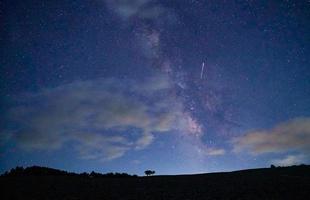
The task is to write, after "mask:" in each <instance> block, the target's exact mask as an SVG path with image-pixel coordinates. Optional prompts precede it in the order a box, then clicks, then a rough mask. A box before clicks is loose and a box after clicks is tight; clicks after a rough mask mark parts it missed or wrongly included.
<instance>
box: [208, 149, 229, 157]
mask: <svg viewBox="0 0 310 200" xmlns="http://www.w3.org/2000/svg"><path fill="white" fill-rule="evenodd" d="M205 152H206V155H208V156H221V155H224V154H225V153H226V151H225V149H219V148H207V149H206V151H205Z"/></svg>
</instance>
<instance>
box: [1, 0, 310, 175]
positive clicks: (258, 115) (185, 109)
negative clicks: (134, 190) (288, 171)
mask: <svg viewBox="0 0 310 200" xmlns="http://www.w3.org/2000/svg"><path fill="white" fill-rule="evenodd" d="M0 6H1V10H0V11H1V12H0V22H1V23H0V38H1V40H0V47H1V51H0V56H1V57H0V69H1V71H0V76H1V77H0V95H1V99H0V113H1V115H0V172H1V173H2V172H4V171H6V170H8V169H10V168H12V167H15V166H17V165H19V166H31V165H40V166H47V167H53V168H59V169H63V170H68V171H74V172H83V171H92V170H94V171H97V172H102V173H106V172H117V171H118V172H127V173H135V174H140V175H141V174H143V172H144V170H146V169H152V170H155V171H156V174H182V173H201V172H214V171H231V170H237V169H244V168H256V167H269V166H270V164H274V165H277V166H285V165H293V164H301V163H304V164H310V42H309V41H310V12H309V11H310V3H309V1H306V0H296V1H293V0H292V1H290V0H286V1H284V0H283V1H280V0H273V1H270V0H257V1H255V0H247V1H245V0H244V1H243V0H229V1H228V0H171V1H170V0H169V1H168V0H75V1H73V0H61V1H60V0H59V1H58V0H53V1H44V0H32V1H29V0H10V1H4V2H3V1H2V3H1V4H0Z"/></svg>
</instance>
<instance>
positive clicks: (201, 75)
mask: <svg viewBox="0 0 310 200" xmlns="http://www.w3.org/2000/svg"><path fill="white" fill-rule="evenodd" d="M204 68H205V62H202V65H201V72H200V79H202V77H203V70H204Z"/></svg>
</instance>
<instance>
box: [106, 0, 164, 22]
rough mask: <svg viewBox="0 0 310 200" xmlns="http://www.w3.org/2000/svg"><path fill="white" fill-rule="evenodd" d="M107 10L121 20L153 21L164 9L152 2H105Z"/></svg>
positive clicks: (138, 0) (134, 0) (117, 0)
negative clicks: (138, 19)
mask: <svg viewBox="0 0 310 200" xmlns="http://www.w3.org/2000/svg"><path fill="white" fill-rule="evenodd" d="M105 3H106V5H107V7H108V8H110V9H111V10H112V11H114V12H115V13H116V14H117V15H118V16H119V17H121V18H122V19H123V20H128V19H130V18H133V17H136V18H140V19H155V18H156V17H158V16H160V15H161V14H162V13H163V12H164V10H165V9H164V7H162V6H161V5H159V4H156V3H155V2H154V1H153V0H105Z"/></svg>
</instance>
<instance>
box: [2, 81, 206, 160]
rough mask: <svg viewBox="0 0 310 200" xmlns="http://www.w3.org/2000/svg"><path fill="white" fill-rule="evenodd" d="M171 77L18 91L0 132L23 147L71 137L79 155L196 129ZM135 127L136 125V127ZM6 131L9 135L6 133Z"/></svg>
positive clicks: (109, 152)
mask: <svg viewBox="0 0 310 200" xmlns="http://www.w3.org/2000/svg"><path fill="white" fill-rule="evenodd" d="M172 88H173V86H172V83H171V82H170V81H169V78H168V77H166V76H164V75H161V76H158V77H156V76H155V77H151V78H150V79H148V80H141V82H139V81H133V80H118V79H113V78H109V79H98V80H92V81H76V82H73V83H70V84H66V85H61V86H58V87H56V88H49V89H44V90H42V91H40V92H37V93H32V94H27V95H24V96H20V98H22V99H21V100H19V101H18V105H19V106H16V107H14V108H11V109H10V110H9V111H8V113H7V115H8V121H9V122H10V123H11V124H14V125H13V126H12V127H14V128H11V129H9V130H4V131H2V132H1V135H2V136H1V138H7V139H6V140H11V141H15V142H16V144H17V145H18V146H19V147H20V148H22V149H24V150H29V151H31V150H37V149H39V150H55V149H60V148H62V147H63V146H64V144H66V143H70V142H71V143H73V144H75V145H74V148H75V149H76V151H77V152H78V154H79V156H80V158H84V159H100V160H110V159H114V158H117V157H121V156H122V155H124V153H126V152H127V151H129V150H134V149H136V150H139V149H143V148H145V147H147V146H148V145H150V144H151V143H152V142H153V140H154V136H153V134H158V133H163V132H169V131H172V130H179V131H182V132H190V133H191V134H194V133H196V132H197V133H198V132H200V131H201V130H199V128H198V125H194V121H193V119H190V116H189V115H188V114H184V111H183V107H182V103H181V102H179V101H178V100H177V99H176V98H175V97H174V96H172V95H170V94H171V89H172ZM132 129H135V130H138V131H132ZM4 135H6V136H5V137H4Z"/></svg>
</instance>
